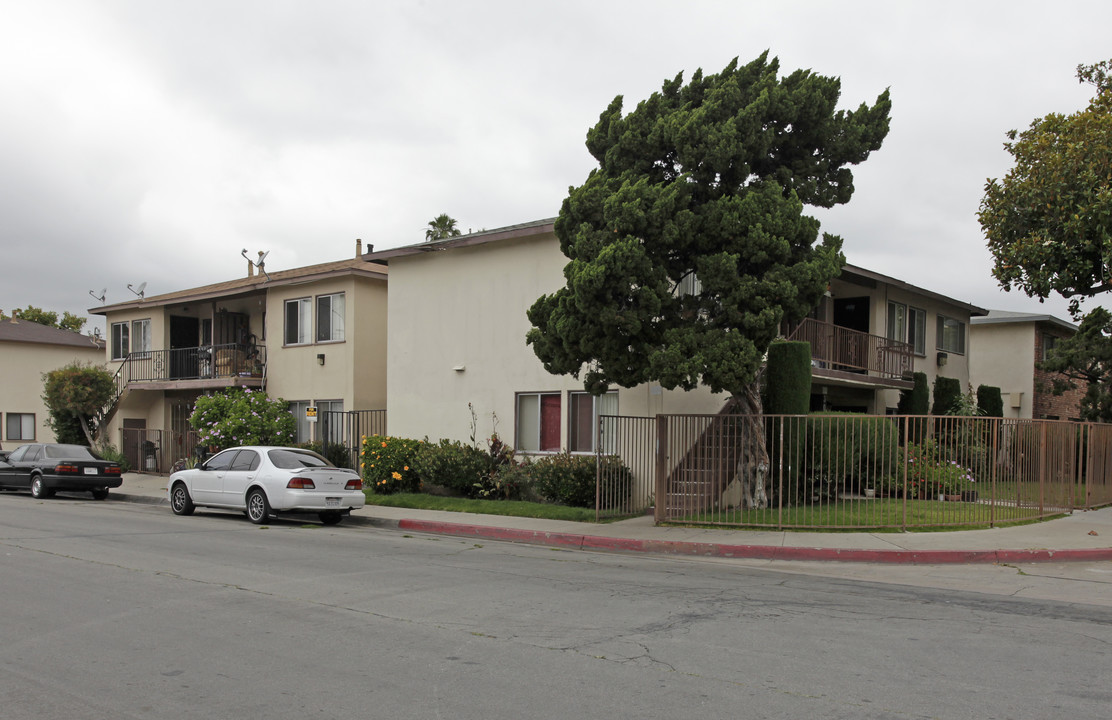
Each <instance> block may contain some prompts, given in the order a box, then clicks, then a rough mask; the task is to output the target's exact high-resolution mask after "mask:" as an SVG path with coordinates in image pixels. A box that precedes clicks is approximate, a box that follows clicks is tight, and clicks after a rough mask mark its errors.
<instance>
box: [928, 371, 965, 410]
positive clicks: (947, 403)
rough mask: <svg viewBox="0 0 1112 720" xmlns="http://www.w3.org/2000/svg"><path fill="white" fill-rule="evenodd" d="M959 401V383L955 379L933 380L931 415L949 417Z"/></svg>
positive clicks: (940, 378)
mask: <svg viewBox="0 0 1112 720" xmlns="http://www.w3.org/2000/svg"><path fill="white" fill-rule="evenodd" d="M960 399H961V382H960V381H959V380H958V379H957V378H948V377H942V376H941V375H939V376H938V377H936V378H935V379H934V405H932V406H931V414H932V415H949V414H950V412H951V411H952V410H953V409H954V406H955V405H957V404H958V400H960Z"/></svg>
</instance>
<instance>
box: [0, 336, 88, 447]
mask: <svg viewBox="0 0 1112 720" xmlns="http://www.w3.org/2000/svg"><path fill="white" fill-rule="evenodd" d="M72 362H80V363H93V364H97V365H99V364H103V362H104V351H103V350H101V349H100V348H98V347H96V346H94V345H93V344H92V341H90V342H89V347H88V349H84V348H79V347H72V346H66V345H46V344H39V343H21V342H3V343H0V416H2V417H0V423H3V424H0V445H2V446H3V448H4V449H5V450H12V449H14V448H15V447H17V446H18V445H20V444H22V442H25V441H19V440H9V439H8V433H7V416H8V413H21V414H22V413H33V414H34V416H35V441H36V442H54V439H55V438H54V433H53V432H52V431H51V430H50V428H49V427H48V426H47V424H46V421H47V419H48V418H49V414H48V412H47V409H46V405H45V403H43V401H42V393H43V379H42V375H43V373H46V372H50V371H51V370H57V369H59V368H62V367H65V366H66V365H68V364H70V363H72Z"/></svg>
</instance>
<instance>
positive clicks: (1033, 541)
mask: <svg viewBox="0 0 1112 720" xmlns="http://www.w3.org/2000/svg"><path fill="white" fill-rule="evenodd" d="M167 479H168V478H166V477H164V476H160V475H145V474H141V473H128V474H126V475H124V478H123V485H122V486H121V487H119V488H117V489H115V490H113V491H112V492H111V494H109V496H108V499H109V501H113V500H115V501H127V502H142V503H156V504H166V505H169V502H168V499H167V493H166V481H167ZM167 512H169V508H168V507H167ZM344 523H345V524H349V525H371V526H376V527H386V528H396V529H399V530H405V531H408V532H421V533H436V534H441V535H456V536H463V537H470V538H475V539H486V540H504V541H510V542H524V543H532V544H539V545H552V546H558V547H566V548H578V549H584V550H611V551H625V552H646V553H657V554H680V555H693V556H702V557H718V558H750V559H764V560H826V561H831V560H833V561H842V562H870V563H904V564H940V563H1031V562H1051V561H1053V562H1061V561H1070V560H1073V561H1077V560H1082V561H1106V560H1112V508H1104V509H1102V510H1092V511H1077V512H1075V513H1074V514H1073V515H1070V516H1068V517H1065V518H1062V519H1059V520H1050V521H1047V522H1040V523H1034V524H1029V525H1019V526H1013V527H1006V528H993V529H989V530H958V531H953V532H910V533H899V532H893V533H872V532H848V533H847V532H839V533H818V532H782V531H767V530H730V529H718V528H690V527H658V526H656V525H654V524H653V520H652V518H650V517H639V518H633V519H630V520H622V521H619V522H612V523H599V524H595V523H579V522H571V521H562V520H536V519H532V518H520V517H508V516H501V515H476V514H471V513H454V512H443V511H439V510H410V509H404V508H391V507H380V506H375V505H368V506H366V507H365V508H363V509H362V510H357V511H355V512H354V513H352V514H351V515H350V516H349V517H347V518H345V519H344Z"/></svg>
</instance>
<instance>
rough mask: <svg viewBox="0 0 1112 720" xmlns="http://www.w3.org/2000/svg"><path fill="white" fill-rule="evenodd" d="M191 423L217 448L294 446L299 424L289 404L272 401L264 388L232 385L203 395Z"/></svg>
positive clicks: (196, 405)
mask: <svg viewBox="0 0 1112 720" xmlns="http://www.w3.org/2000/svg"><path fill="white" fill-rule="evenodd" d="M189 424H190V426H192V428H193V429H194V430H195V431H197V434H198V436H199V438H200V444H201V445H205V446H209V447H215V448H217V449H218V450H223V449H224V448H229V447H233V446H235V445H291V444H292V443H293V441H294V433H295V431H296V424H295V422H294V419H293V415H292V414H291V413H290V411H289V403H288V402H286V401H285V400H283V399H281V398H278V399H277V400H271V399H270V398H268V397H267V396H266V393H265V392H263V391H262V390H251V389H249V388H247V389H240V388H233V389H230V390H225V391H223V392H219V393H214V394H212V395H202V396H201V397H199V398H197V402H196V403H194V405H193V414H191V415H190V416H189Z"/></svg>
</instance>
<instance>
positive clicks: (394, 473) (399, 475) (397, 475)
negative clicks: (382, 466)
mask: <svg viewBox="0 0 1112 720" xmlns="http://www.w3.org/2000/svg"><path fill="white" fill-rule="evenodd" d="M392 474H393V476H394V479H395V480H401V479H402V474H401V473H400V472H398V471H397V470H395V471H394V472H393V473H392Z"/></svg>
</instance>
